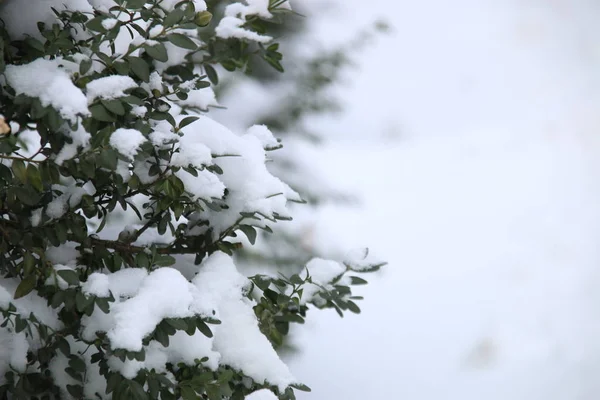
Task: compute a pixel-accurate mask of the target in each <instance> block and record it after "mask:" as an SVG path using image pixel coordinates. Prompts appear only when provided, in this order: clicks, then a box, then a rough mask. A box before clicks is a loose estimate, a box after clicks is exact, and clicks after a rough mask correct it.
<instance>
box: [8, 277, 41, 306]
mask: <svg viewBox="0 0 600 400" xmlns="http://www.w3.org/2000/svg"><path fill="white" fill-rule="evenodd" d="M36 283H37V278H36V277H35V275H29V276H28V277H26V278H25V279H23V280H22V281H21V283H19V286H17V289H16V290H15V295H14V296H13V297H14V299H15V300H16V299H20V298H21V297H23V296H27V295H28V294H29V293H31V291H32V290H33V288H34V287H35V285H36Z"/></svg>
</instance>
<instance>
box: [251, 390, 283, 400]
mask: <svg viewBox="0 0 600 400" xmlns="http://www.w3.org/2000/svg"><path fill="white" fill-rule="evenodd" d="M246 400H277V396H275V394H274V393H273V392H271V391H270V390H269V389H261V390H257V391H256V392H252V393H250V394H249V395H248V396H246Z"/></svg>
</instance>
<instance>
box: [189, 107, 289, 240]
mask: <svg viewBox="0 0 600 400" xmlns="http://www.w3.org/2000/svg"><path fill="white" fill-rule="evenodd" d="M178 119H179V120H181V119H183V116H180V117H178ZM180 133H181V134H182V135H183V137H182V139H180V140H184V141H187V140H188V139H189V142H187V143H186V148H191V146H192V143H201V144H203V145H204V146H206V147H208V148H209V149H210V150H211V152H212V155H213V162H214V164H216V165H218V166H219V167H220V168H221V169H222V170H223V174H221V175H214V174H212V173H209V172H204V171H200V172H204V173H202V174H200V175H199V177H198V178H196V181H197V184H194V179H192V177H191V176H187V175H186V173H184V172H178V177H179V178H180V179H182V180H184V183H185V184H186V186H187V187H188V189H189V191H190V192H192V194H194V195H195V196H197V197H200V198H206V196H207V191H206V189H207V188H208V189H210V194H211V195H213V194H215V193H216V194H218V196H213V197H221V194H220V193H219V192H220V190H221V189H223V190H224V188H227V190H228V191H229V194H228V197H227V204H228V206H229V209H227V210H221V211H213V210H210V209H206V210H204V211H203V212H200V213H195V214H193V215H192V216H190V220H191V221H198V220H208V221H210V222H211V227H212V228H213V229H214V230H213V236H214V237H215V238H216V237H218V236H219V235H220V234H221V233H222V232H223V231H225V230H226V229H228V228H229V227H231V226H232V225H233V224H234V223H235V222H236V221H237V220H238V219H239V217H240V212H260V213H262V214H263V215H265V216H268V217H272V216H273V215H275V214H277V215H281V216H284V217H285V216H289V211H288V209H287V207H286V203H287V200H288V199H290V200H297V199H299V196H298V194H297V193H295V192H294V191H293V190H291V189H290V188H289V187H288V186H287V185H286V184H285V183H283V182H282V181H281V180H279V179H278V178H276V177H274V176H273V175H271V174H270V172H269V171H268V170H267V168H266V166H265V160H266V155H265V150H264V149H263V146H262V144H261V142H260V140H259V139H258V138H257V137H255V136H253V135H249V134H246V135H241V136H240V135H236V134H235V133H233V132H231V131H230V130H229V129H227V128H226V127H225V126H223V125H221V124H219V123H217V122H215V121H214V120H212V119H210V118H209V117H206V116H200V117H199V118H198V119H197V120H196V121H194V122H192V123H191V124H189V125H187V126H185V127H184V128H182V129H181V131H180ZM188 143H189V144H188ZM202 181H204V184H202V183H201V182H202ZM221 184H222V185H224V188H223V186H221ZM254 223H259V224H260V223H263V224H264V222H261V221H254ZM205 230H206V227H205V226H196V227H194V228H192V229H190V230H189V234H192V235H200V234H203V233H204V232H205Z"/></svg>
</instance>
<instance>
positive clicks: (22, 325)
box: [15, 315, 29, 333]
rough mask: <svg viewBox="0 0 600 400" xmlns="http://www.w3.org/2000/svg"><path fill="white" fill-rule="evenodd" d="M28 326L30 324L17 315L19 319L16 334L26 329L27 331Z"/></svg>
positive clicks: (17, 319)
mask: <svg viewBox="0 0 600 400" xmlns="http://www.w3.org/2000/svg"><path fill="white" fill-rule="evenodd" d="M28 326H29V324H28V323H27V321H26V320H25V319H24V318H21V316H19V315H17V317H16V318H15V332H16V333H19V332H23V331H24V330H25V329H27V327H28Z"/></svg>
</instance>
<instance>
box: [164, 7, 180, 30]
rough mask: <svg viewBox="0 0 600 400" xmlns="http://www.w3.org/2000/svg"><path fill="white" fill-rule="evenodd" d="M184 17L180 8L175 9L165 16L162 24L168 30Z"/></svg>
mask: <svg viewBox="0 0 600 400" xmlns="http://www.w3.org/2000/svg"><path fill="white" fill-rule="evenodd" d="M184 16H185V14H184V12H183V10H182V9H181V8H176V9H174V10H173V11H171V12H170V13H168V14H167V16H166V17H165V19H164V20H163V22H162V24H163V26H164V27H165V28H170V27H172V26H173V25H175V24H177V23H178V22H180V21H181V20H182V19H183V17H184Z"/></svg>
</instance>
